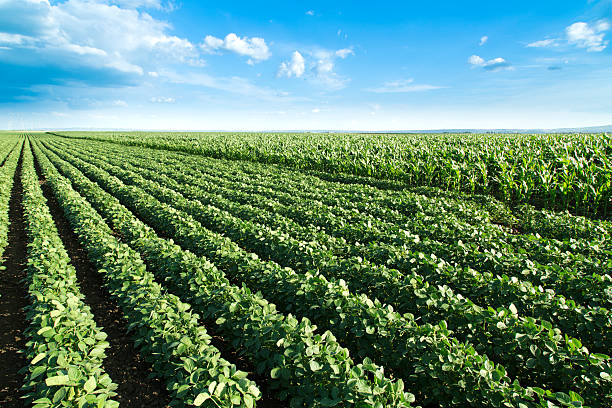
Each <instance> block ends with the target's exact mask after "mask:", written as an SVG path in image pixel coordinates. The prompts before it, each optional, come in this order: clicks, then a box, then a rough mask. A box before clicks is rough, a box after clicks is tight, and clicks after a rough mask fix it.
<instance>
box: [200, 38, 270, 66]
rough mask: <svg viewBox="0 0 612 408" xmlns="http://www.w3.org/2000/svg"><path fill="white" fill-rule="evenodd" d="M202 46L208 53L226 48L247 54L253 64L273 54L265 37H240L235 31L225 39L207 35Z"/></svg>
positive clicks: (240, 53) (239, 53)
mask: <svg viewBox="0 0 612 408" xmlns="http://www.w3.org/2000/svg"><path fill="white" fill-rule="evenodd" d="M200 48H201V49H202V50H203V51H204V52H207V53H215V52H218V51H220V50H226V51H230V52H234V53H236V54H238V55H243V56H247V57H250V58H249V61H248V62H249V63H251V64H252V63H255V62H259V61H264V60H267V59H268V58H270V55H271V53H270V49H269V48H268V45H267V44H266V41H265V40H264V39H263V38H259V37H252V38H248V37H243V38H240V37H238V36H237V35H236V34H234V33H229V34H228V35H226V36H225V38H224V39H221V38H217V37H214V36H212V35H207V36H206V37H205V38H204V42H203V43H202V44H201V45H200Z"/></svg>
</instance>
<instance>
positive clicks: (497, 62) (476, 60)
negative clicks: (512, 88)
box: [468, 55, 512, 71]
mask: <svg viewBox="0 0 612 408" xmlns="http://www.w3.org/2000/svg"><path fill="white" fill-rule="evenodd" d="M468 63H469V64H470V65H472V67H482V68H483V69H485V70H487V71H501V70H503V69H511V68H512V66H511V65H510V63H509V62H508V61H506V60H505V59H503V58H501V57H497V58H493V59H490V60H488V61H487V60H485V59H484V58H482V57H480V56H478V55H472V56H471V57H470V58H468Z"/></svg>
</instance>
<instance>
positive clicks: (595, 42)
mask: <svg viewBox="0 0 612 408" xmlns="http://www.w3.org/2000/svg"><path fill="white" fill-rule="evenodd" d="M609 29H610V23H609V22H608V21H606V20H600V21H598V22H596V23H595V24H594V25H592V26H591V25H589V24H587V23H584V22H577V23H574V24H572V25H570V26H569V27H567V28H566V29H565V34H566V35H567V41H568V42H569V43H570V44H574V45H576V46H577V47H580V48H586V50H587V51H595V52H597V51H603V50H604V49H605V48H606V47H607V46H608V43H609V41H608V40H604V36H605V32H606V31H608V30H609Z"/></svg>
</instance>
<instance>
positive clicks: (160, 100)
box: [149, 96, 176, 103]
mask: <svg viewBox="0 0 612 408" xmlns="http://www.w3.org/2000/svg"><path fill="white" fill-rule="evenodd" d="M149 101H151V102H152V103H174V102H176V100H175V99H174V98H168V97H163V96H158V97H153V98H151V99H149Z"/></svg>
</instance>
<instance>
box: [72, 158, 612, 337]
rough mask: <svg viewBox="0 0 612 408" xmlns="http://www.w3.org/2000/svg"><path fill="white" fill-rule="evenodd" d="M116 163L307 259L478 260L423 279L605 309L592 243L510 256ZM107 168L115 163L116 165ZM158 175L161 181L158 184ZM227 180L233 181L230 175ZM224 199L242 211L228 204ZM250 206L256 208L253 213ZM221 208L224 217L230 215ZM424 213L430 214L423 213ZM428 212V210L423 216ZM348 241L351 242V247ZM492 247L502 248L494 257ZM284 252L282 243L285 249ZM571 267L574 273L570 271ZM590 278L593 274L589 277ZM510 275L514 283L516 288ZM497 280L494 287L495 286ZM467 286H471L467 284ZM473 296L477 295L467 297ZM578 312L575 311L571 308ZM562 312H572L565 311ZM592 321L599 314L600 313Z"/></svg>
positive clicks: (483, 293)
mask: <svg viewBox="0 0 612 408" xmlns="http://www.w3.org/2000/svg"><path fill="white" fill-rule="evenodd" d="M94 150H95V149H94ZM91 156H95V153H94V152H93V151H92V149H89V152H88V154H87V155H85V154H82V155H80V157H81V158H83V159H85V160H89V161H90V162H91V160H92V159H93V157H91ZM120 157H121V159H122V160H121V162H120V165H121V166H123V167H126V166H129V164H127V163H126V162H131V163H133V164H134V165H135V167H137V171H138V173H139V174H143V175H146V176H147V177H153V178H156V179H161V180H162V182H163V183H171V185H172V188H174V189H177V190H179V191H180V192H181V193H182V194H184V195H185V196H186V197H189V198H191V199H197V200H200V201H202V202H207V203H211V202H212V203H213V204H214V205H216V206H220V207H222V208H224V209H227V210H229V211H232V212H233V213H235V214H236V213H240V214H241V215H240V216H241V217H243V218H244V217H247V218H249V219H251V220H253V221H256V222H259V223H262V224H264V225H266V226H269V227H271V228H273V229H280V230H282V231H285V232H287V233H288V234H289V235H291V236H292V237H297V238H299V240H301V241H305V242H308V243H309V245H311V246H316V247H317V248H315V249H314V250H315V251H316V250H320V249H321V248H323V249H329V250H331V251H333V253H334V254H335V255H338V256H343V255H345V253H346V252H347V251H349V252H350V253H351V255H353V256H360V257H364V258H366V259H369V260H372V261H375V262H378V263H382V264H386V265H388V266H391V267H395V268H398V269H400V270H402V269H403V268H406V265H407V261H410V260H411V259H412V258H414V256H411V254H414V253H418V252H423V253H426V254H435V255H436V256H437V257H441V258H442V259H444V260H445V261H448V262H450V263H451V264H452V263H454V261H456V260H457V258H460V260H465V259H476V262H477V263H478V261H477V260H478V259H479V258H480V259H485V262H484V263H482V262H481V263H479V264H478V267H477V270H478V271H485V272H481V273H479V272H478V271H477V270H474V269H472V268H463V267H461V266H459V267H458V268H457V269H459V273H455V274H454V275H455V276H453V279H452V280H449V279H448V278H447V277H446V276H445V275H439V274H434V275H426V277H427V279H428V280H430V282H431V283H432V284H434V283H435V284H448V285H450V286H451V287H454V288H457V289H458V290H459V291H460V292H462V293H464V294H465V295H467V296H468V297H470V298H472V299H473V300H475V301H477V302H483V303H485V304H490V305H493V306H499V305H500V304H497V303H496V302H499V301H500V300H506V301H507V302H508V303H510V302H514V303H515V305H517V307H519V308H522V306H523V303H522V302H521V300H520V298H524V297H525V292H527V293H529V294H534V295H535V296H537V297H539V299H540V300H537V301H536V299H533V298H531V299H529V300H528V301H527V303H525V306H527V307H528V309H527V310H529V309H530V310H531V311H532V312H535V311H537V310H534V306H536V307H537V305H539V304H541V303H542V302H541V300H542V298H551V297H553V298H555V300H556V301H555V303H563V304H565V303H568V302H567V301H566V300H565V299H563V298H562V297H559V296H554V294H551V291H550V290H543V289H542V288H539V287H538V286H540V285H541V284H542V282H543V281H544V282H546V285H547V286H553V283H552V282H554V286H553V287H555V288H557V287H558V286H559V280H563V281H564V282H565V289H566V290H565V291H564V290H563V287H564V286H563V285H561V286H562V287H561V291H562V292H565V293H568V292H569V293H570V294H573V295H574V296H570V298H569V299H568V301H569V303H573V302H572V300H583V301H584V302H586V303H587V304H591V303H593V304H603V305H606V306H608V305H609V304H610V298H611V297H612V277H610V275H609V274H606V273H605V272H606V271H607V270H609V267H610V266H612V265H610V260H609V258H610V257H609V255H610V250H604V249H602V248H601V245H599V246H598V245H597V243H595V242H579V241H575V240H572V241H573V242H572V241H571V242H569V243H566V244H564V243H560V242H558V241H555V240H542V239H538V238H536V237H526V238H525V239H523V240H521V241H522V243H521V245H519V247H518V249H517V248H513V245H514V244H515V242H516V241H519V239H518V238H517V237H512V238H511V239H508V240H507V241H505V240H504V237H500V236H498V235H495V234H491V233H489V232H488V231H487V230H486V229H472V230H471V232H469V233H465V232H461V228H459V227H457V226H452V227H450V228H449V224H448V223H447V222H445V221H443V219H444V218H449V216H448V214H446V213H443V214H441V215H439V216H438V217H435V218H434V217H431V216H417V215H416V214H415V220H414V221H412V224H411V226H412V228H410V232H409V231H406V230H404V229H402V228H399V229H398V228H397V227H394V226H392V225H391V226H388V225H385V224H383V223H381V222H380V220H376V219H372V218H366V217H351V215H350V214H349V215H348V216H346V217H342V216H338V214H337V213H335V212H334V210H336V209H335V208H334V209H333V210H331V209H330V208H329V207H327V206H321V205H317V203H316V202H313V201H310V202H308V201H303V200H299V199H295V198H287V201H285V202H283V203H279V202H278V201H275V200H271V199H268V198H266V197H262V196H261V195H258V194H253V193H245V192H244V191H245V190H248V189H249V188H250V187H249V185H250V180H246V181H245V182H244V183H225V184H224V185H223V183H222V182H219V181H218V180H215V179H212V180H206V178H205V177H202V176H201V175H200V176H196V175H192V174H186V171H187V170H185V168H186V167H189V166H188V165H182V167H181V168H178V166H170V165H167V164H164V165H163V166H161V165H160V166H157V168H156V166H155V165H154V164H150V160H138V159H134V158H130V157H128V156H120ZM114 162H119V160H115V161H114ZM135 167H132V166H130V167H126V168H129V169H132V170H136V169H135ZM164 175H165V176H168V177H163V176H164ZM234 176H235V177H237V176H236V175H234ZM281 184H286V183H281ZM196 186H197V187H196ZM201 190H204V191H201ZM326 191H327V190H326ZM203 192H204V193H210V194H207V196H208V197H211V196H212V197H214V199H212V201H211V198H208V199H207V198H206V197H204V195H203ZM220 195H223V196H224V197H225V198H226V199H225V200H224V198H222V197H220ZM227 199H230V200H231V201H236V202H238V203H240V204H243V205H242V206H239V205H237V204H231V203H229V204H228V200H227ZM206 200H208V201H206ZM251 205H252V206H255V207H257V208H253V207H251ZM228 206H229V207H231V208H232V209H231V210H230V208H229V207H228ZM419 206H420V207H422V206H423V205H422V203H419ZM430 207H434V206H432V205H430ZM434 211H435V210H434V209H433V208H432V209H431V212H434ZM298 222H299V223H298ZM373 224H374V225H373ZM376 224H378V226H376ZM313 225H315V226H316V227H320V228H322V230H317V229H314V230H313V228H312V226H313ZM308 226H310V228H308ZM436 227H438V228H437V232H439V233H440V234H431V233H427V231H426V229H436ZM415 228H418V230H417V232H421V233H422V232H423V231H425V234H427V235H430V236H431V238H423V236H422V235H418V234H414V229H415ZM465 230H468V231H469V230H470V229H469V228H465ZM328 231H331V232H332V233H334V235H336V237H333V238H332V237H330V236H329V235H328V234H325V233H324V232H328ZM489 231H490V229H489ZM385 235H386V236H388V237H389V238H388V241H389V242H390V244H386V243H379V242H377V241H375V240H376V239H377V238H376V237H384V236H385ZM457 235H459V237H457ZM364 236H370V237H371V239H370V240H371V241H372V242H370V244H369V245H360V244H359V243H358V242H355V241H356V240H357V239H361V240H363V237H364ZM439 236H448V237H455V238H452V239H453V240H454V241H450V240H451V238H449V242H443V243H442V242H438V241H436V239H437V238H438V237H439ZM351 237H353V238H352V239H351ZM471 237H475V238H471ZM346 238H348V239H349V241H351V243H352V244H357V245H347V243H346ZM457 238H459V239H461V238H464V239H465V242H461V241H460V242H457ZM451 242H452V243H451ZM498 242H502V243H503V246H502V248H501V249H500V246H499V244H498ZM285 244H289V243H288V242H285ZM482 245H484V246H485V248H486V247H487V246H489V247H491V249H487V250H485V251H482V250H481V249H480V246H482ZM580 248H582V249H584V251H585V252H588V251H592V252H593V253H595V254H597V255H598V258H592V259H591V258H589V257H587V256H581V255H579V253H580V251H579V249H580ZM585 248H589V249H585ZM598 248H599V249H598ZM576 252H577V253H576ZM298 255H299V252H298ZM532 256H535V257H537V258H536V259H537V260H538V261H548V262H552V263H551V264H549V265H542V264H540V263H538V262H534V261H532V260H531V259H530V257H532ZM309 258H310V259H309ZM311 258H312V257H311V255H310V254H306V255H305V257H304V259H293V260H292V261H293V262H301V264H304V267H306V268H309V267H311V265H312V262H310V260H311ZM581 264H582V265H584V269H587V270H588V271H589V272H590V273H591V274H590V275H589V274H588V273H587V272H579V271H577V270H576V269H579V267H578V265H581ZM462 265H463V264H462ZM572 265H574V266H573V267H572ZM409 266H410V265H408V267H409ZM489 266H493V268H489ZM508 268H511V269H512V270H513V271H514V273H513V274H509V275H510V278H508V277H506V276H505V275H506V274H505V273H504V272H507V271H508ZM499 269H501V270H499ZM593 270H595V271H597V272H600V273H601V274H598V273H594V271H593ZM496 272H497V273H496ZM496 275H498V276H496ZM513 275H516V276H518V280H517V279H516V278H514V277H513ZM526 276H527V277H530V278H531V279H532V280H533V281H534V283H535V285H533V286H532V285H530V284H529V282H524V280H525V279H526V278H525V277H526ZM543 277H544V278H543ZM500 280H501V281H502V282H499V281H500ZM475 281H476V283H477V285H475V284H474V283H475ZM508 281H510V282H508ZM500 286H501V287H500ZM508 286H510V287H508ZM476 288H477V289H478V290H475V289H476ZM499 291H503V292H504V293H505V294H506V296H499ZM512 291H514V293H516V294H517V296H518V298H513V299H507V293H508V292H512ZM508 303H506V304H508ZM548 303H550V302H548ZM564 308H566V306H564ZM578 308H580V306H579V305H578ZM570 309H573V308H572V306H571V305H570ZM522 310H523V309H522ZM525 312H526V311H525V310H523V311H522V313H525ZM540 313H541V312H539V311H538V315H541V314H540ZM596 313H599V314H601V312H596ZM556 315H557V313H556V311H555V312H553V313H552V315H551V314H550V312H549V313H545V314H544V315H542V316H543V317H544V318H547V319H552V320H555V318H554V316H556ZM561 320H565V319H561ZM588 320H589V321H590V320H591V318H590V317H589V318H588ZM567 322H568V323H567V325H566V328H567V329H568V330H569V332H572V329H573V327H574V325H575V324H574V320H573V319H572V320H569V321H567ZM585 330H586V332H587V333H588V332H591V331H592V328H586V329H585ZM580 332H584V330H579V331H578V332H574V333H580ZM600 344H601V342H600ZM604 344H605V342H604Z"/></svg>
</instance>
